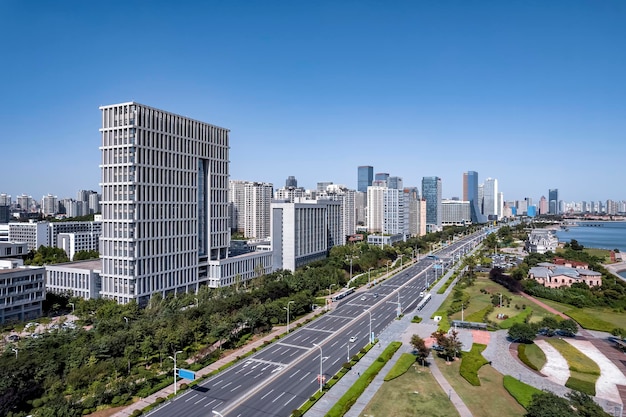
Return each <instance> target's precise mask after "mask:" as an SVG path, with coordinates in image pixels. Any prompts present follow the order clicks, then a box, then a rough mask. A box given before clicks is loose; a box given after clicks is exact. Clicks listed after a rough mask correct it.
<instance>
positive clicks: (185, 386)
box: [178, 383, 189, 391]
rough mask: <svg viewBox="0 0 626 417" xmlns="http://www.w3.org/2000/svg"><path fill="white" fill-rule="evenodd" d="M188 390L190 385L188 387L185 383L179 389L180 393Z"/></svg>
mask: <svg viewBox="0 0 626 417" xmlns="http://www.w3.org/2000/svg"><path fill="white" fill-rule="evenodd" d="M187 388H189V385H187V384H185V383H182V384H180V388H178V389H179V390H180V391H184V390H186V389H187Z"/></svg>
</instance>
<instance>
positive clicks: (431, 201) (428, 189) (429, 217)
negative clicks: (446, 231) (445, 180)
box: [422, 177, 442, 232]
mask: <svg viewBox="0 0 626 417" xmlns="http://www.w3.org/2000/svg"><path fill="white" fill-rule="evenodd" d="M441 195H442V187H441V178H439V177H423V178H422V198H423V199H424V200H426V225H427V226H426V227H427V229H428V231H429V232H432V231H437V230H441Z"/></svg>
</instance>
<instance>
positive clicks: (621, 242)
mask: <svg viewBox="0 0 626 417" xmlns="http://www.w3.org/2000/svg"><path fill="white" fill-rule="evenodd" d="M577 223H578V224H579V225H578V226H568V230H557V232H556V235H557V237H558V238H559V242H569V241H571V240H572V239H576V240H577V241H578V243H579V244H581V245H583V246H584V247H586V248H597V249H619V251H620V252H626V222H600V221H587V222H584V221H580V222H577ZM592 225H593V226H592Z"/></svg>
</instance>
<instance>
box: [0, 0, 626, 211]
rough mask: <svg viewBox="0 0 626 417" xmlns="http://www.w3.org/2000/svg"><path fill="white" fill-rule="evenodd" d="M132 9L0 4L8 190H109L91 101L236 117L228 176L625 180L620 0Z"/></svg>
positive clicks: (606, 184)
mask: <svg viewBox="0 0 626 417" xmlns="http://www.w3.org/2000/svg"><path fill="white" fill-rule="evenodd" d="M123 9H124V13H120V12H119V8H116V7H105V8H103V7H100V6H99V5H98V4H95V3H90V2H70V3H66V2H61V3H51V2H43V1H37V0H35V7H33V4H32V3H25V2H3V3H1V4H0V11H1V12H2V13H0V23H2V24H0V33H1V34H2V35H3V36H4V38H5V39H11V42H5V44H4V45H3V46H4V49H3V52H4V55H5V56H7V57H9V58H10V61H11V64H10V65H4V66H2V67H0V75H1V76H2V78H3V79H4V80H5V83H4V89H3V94H2V95H1V96H0V110H2V111H0V122H1V123H2V125H3V130H2V133H0V135H1V138H2V139H1V140H2V144H3V149H2V150H3V156H5V158H3V168H4V172H6V173H8V175H5V176H4V177H3V179H2V180H1V182H0V192H3V193H7V194H11V195H12V196H16V195H20V194H22V193H30V194H29V195H32V196H33V198H36V199H41V197H42V196H43V195H47V194H48V193H52V194H54V195H57V196H58V197H59V198H65V197H69V198H74V196H75V194H76V192H77V191H78V190H79V189H94V187H96V188H95V190H96V191H100V188H99V186H98V184H99V182H100V175H101V173H100V169H99V168H98V166H99V164H100V163H101V153H100V151H99V149H98V148H99V146H100V145H101V143H100V142H101V137H100V133H99V131H98V129H99V128H100V127H101V126H100V125H101V114H100V110H98V107H99V106H101V105H109V104H114V103H122V102H129V101H137V102H139V103H143V104H146V105H148V106H151V107H155V108H158V109H162V110H165V111H168V112H172V113H175V114H179V115H183V116H187V117H190V118H193V119H196V120H200V121H203V122H206V123H210V124H214V125H217V126H220V127H224V128H227V129H229V130H230V131H231V132H230V155H229V159H230V174H231V175H230V178H231V179H241V180H249V181H261V182H269V183H272V184H273V185H274V186H275V188H279V187H281V186H282V185H283V184H284V180H285V179H286V178H287V177H288V176H289V175H294V176H295V177H296V178H297V179H298V182H299V184H301V185H302V186H303V187H305V188H308V189H314V188H315V185H316V183H317V182H322V181H333V182H334V183H339V184H344V185H346V186H347V187H349V188H351V189H356V186H357V173H356V171H357V166H359V165H372V166H373V167H374V171H375V172H388V173H389V174H390V175H393V176H399V177H402V178H403V180H404V183H405V184H406V185H407V186H416V187H420V188H421V179H422V177H427V176H438V177H440V178H441V179H442V185H443V195H444V196H446V197H449V198H451V197H462V175H463V172H465V171H468V170H473V171H476V172H478V174H479V183H482V182H484V180H485V179H486V178H489V177H491V178H497V179H498V183H499V191H502V192H503V194H504V199H505V201H512V200H523V199H524V198H525V197H530V198H532V199H533V201H535V200H537V201H538V199H539V198H540V197H541V196H542V195H544V196H546V197H547V193H548V190H549V189H551V188H558V189H559V193H560V195H561V196H562V197H561V199H562V200H563V201H566V202H572V201H583V200H584V201H598V200H601V201H606V200H608V199H610V200H615V201H620V200H621V199H625V198H626V196H620V195H615V193H616V192H619V187H616V186H615V184H624V183H626V170H620V169H617V167H619V166H621V165H622V163H623V158H624V155H626V119H624V114H626V83H624V82H623V79H624V74H626V48H624V41H625V40H626V25H624V23H623V17H624V16H626V2H621V1H616V0H609V1H606V2H589V1H585V0H554V1H551V2H517V3H516V2H497V3H494V2H490V1H480V0H479V1H476V2H465V1H461V0H451V1H448V2H445V3H441V2H430V3H429V2H400V3H396V4H391V5H389V4H382V3H375V2H374V3H372V2H369V3H368V2H365V3H363V2H334V1H328V0H320V1H318V2H313V3H301V2H286V1H278V2H272V3H268V2H261V1H254V0H252V1H250V2H246V3H245V4H237V3H229V2H198V3H194V2H192V3H184V4H180V3H169V2H156V3H154V2H151V3H149V4H148V3H144V2H128V3H124V8H123ZM119 27H123V28H124V30H115V29H113V28H119ZM16 34H19V35H16ZM608 167H616V168H615V169H614V170H612V171H611V172H609V170H610V168H608ZM16 191H18V193H16Z"/></svg>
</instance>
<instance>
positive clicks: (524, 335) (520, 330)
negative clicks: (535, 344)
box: [509, 323, 537, 343]
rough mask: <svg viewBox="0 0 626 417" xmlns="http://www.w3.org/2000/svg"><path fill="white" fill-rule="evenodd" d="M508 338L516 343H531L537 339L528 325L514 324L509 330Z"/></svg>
mask: <svg viewBox="0 0 626 417" xmlns="http://www.w3.org/2000/svg"><path fill="white" fill-rule="evenodd" d="M509 337H510V338H511V339H512V340H514V341H516V342H521V343H532V341H533V340H535V337H537V334H536V333H535V329H533V326H531V325H530V324H527V323H515V324H514V325H513V326H511V328H510V329H509Z"/></svg>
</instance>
